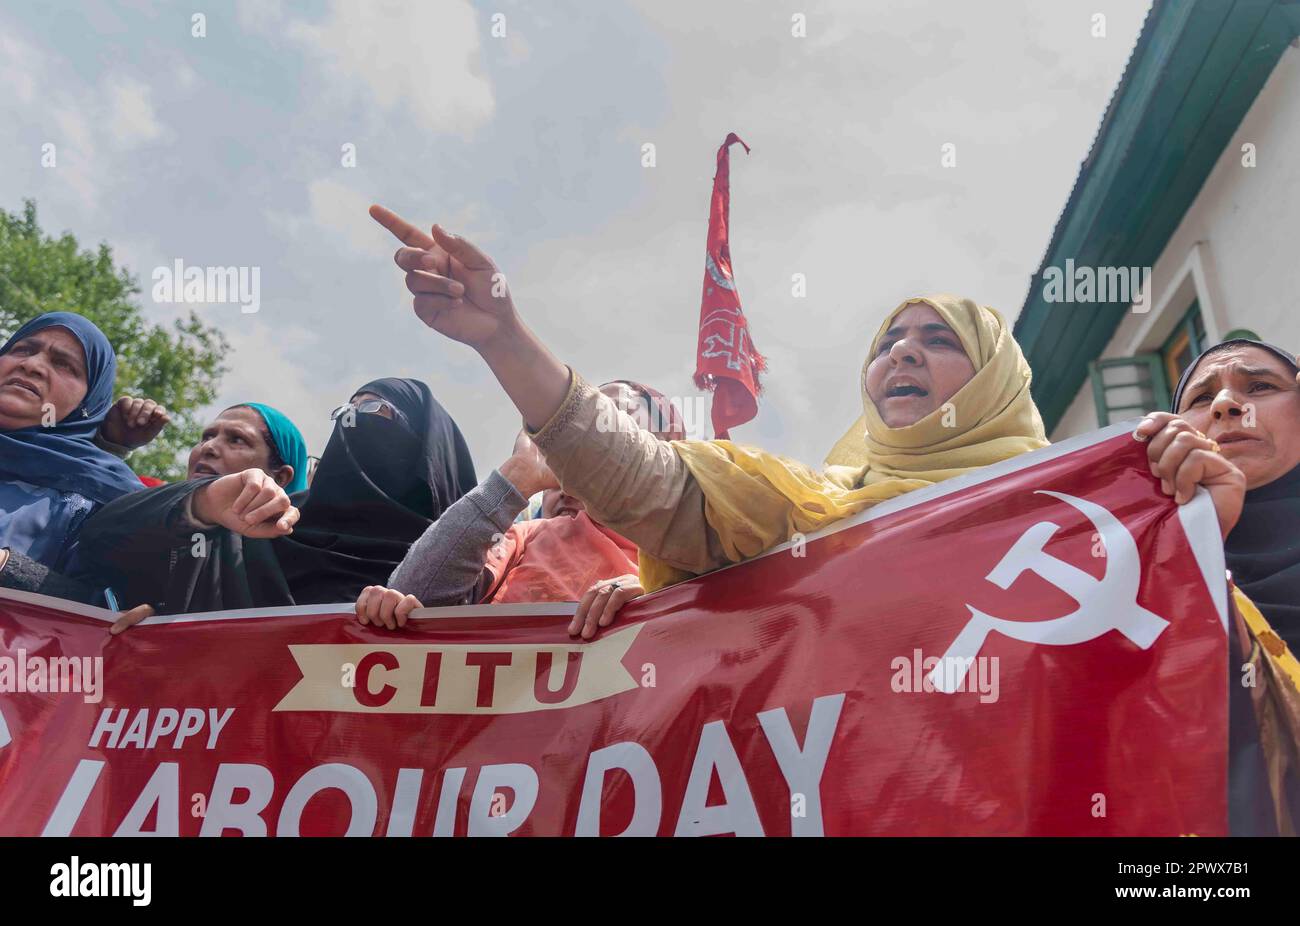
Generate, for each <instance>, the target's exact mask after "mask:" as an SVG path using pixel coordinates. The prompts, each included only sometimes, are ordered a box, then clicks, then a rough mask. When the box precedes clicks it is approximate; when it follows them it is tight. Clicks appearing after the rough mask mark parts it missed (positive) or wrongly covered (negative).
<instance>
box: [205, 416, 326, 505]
mask: <svg viewBox="0 0 1300 926" xmlns="http://www.w3.org/2000/svg"><path fill="white" fill-rule="evenodd" d="M246 469H260V470H264V471H265V472H266V473H267V474H268V475H269V476H270V477H271V478H272V479H274V480H275V481H276V482H277V483H278V484H279V485H280V487H281V488H283V489H284V491H285V492H286V493H288V494H289V495H292V494H293V493H295V492H301V491H303V490H304V489H306V488H307V442H306V441H304V440H303V439H302V432H300V431H299V430H298V427H297V426H296V425H295V424H294V423H293V422H292V421H290V420H289V419H288V417H286V416H285V415H284V413H283V412H280V411H277V410H276V409H274V408H272V407H271V406H269V405H262V404H261V403H259V402H245V403H243V404H242V405H232V406H231V407H230V408H228V409H226V410H225V411H224V412H222V413H221V414H220V415H218V416H217V417H216V418H215V419H213V421H212V422H211V423H210V424H209V425H208V426H207V427H205V428H204V429H203V436H202V437H201V438H200V439H199V442H198V443H197V444H196V445H195V446H194V449H193V450H191V451H190V460H189V468H188V470H187V472H186V478H187V479H203V478H205V477H207V476H228V475H230V474H231V473H239V472H243V471H244V470H246Z"/></svg>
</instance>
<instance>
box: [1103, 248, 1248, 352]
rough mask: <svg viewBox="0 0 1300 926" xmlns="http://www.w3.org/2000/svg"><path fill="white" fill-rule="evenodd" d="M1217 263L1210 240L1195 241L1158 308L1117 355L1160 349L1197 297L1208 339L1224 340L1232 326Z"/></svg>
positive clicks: (1165, 291) (1212, 341) (1162, 293)
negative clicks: (1214, 268) (1225, 304)
mask: <svg viewBox="0 0 1300 926" xmlns="http://www.w3.org/2000/svg"><path fill="white" fill-rule="evenodd" d="M1161 256H1163V255H1161ZM1157 263H1158V261H1157ZM1213 267H1214V260H1213V257H1212V255H1211V254H1210V243H1209V242H1208V241H1204V240H1202V241H1198V242H1196V243H1195V244H1193V245H1192V247H1191V249H1190V250H1188V252H1187V257H1186V259H1185V260H1184V261H1183V264H1182V266H1181V267H1179V268H1178V270H1177V271H1176V272H1175V273H1174V278H1173V279H1172V280H1171V281H1170V282H1169V285H1168V286H1166V287H1165V288H1164V290H1163V291H1162V292H1161V294H1160V298H1159V299H1158V300H1156V303H1155V308H1154V310H1152V311H1151V313H1150V314H1148V315H1147V317H1146V320H1145V321H1143V323H1142V324H1141V325H1139V326H1138V329H1137V331H1135V332H1134V333H1133V335H1132V337H1130V338H1129V340H1128V343H1127V344H1125V345H1124V350H1123V351H1122V352H1120V353H1119V354H1117V355H1116V356H1125V357H1131V356H1133V355H1134V354H1142V353H1150V352H1153V351H1158V350H1160V347H1161V346H1162V345H1163V344H1164V343H1165V340H1166V339H1167V338H1168V337H1169V334H1170V332H1172V331H1173V329H1174V325H1176V324H1178V322H1179V320H1181V319H1182V317H1183V315H1185V314H1186V312H1187V308H1188V306H1190V305H1191V304H1192V302H1193V301H1195V302H1196V304H1197V305H1198V306H1199V307H1200V310H1201V321H1202V322H1204V324H1205V337H1206V340H1207V341H1208V342H1209V343H1211V344H1215V343H1218V342H1219V341H1221V340H1222V339H1223V333H1224V332H1225V331H1228V330H1230V329H1231V327H1232V326H1231V325H1229V324H1228V321H1227V317H1226V315H1225V314H1224V312H1225V306H1224V303H1223V300H1222V299H1221V298H1220V297H1219V289H1218V285H1217V281H1216V279H1215V275H1214V271H1213ZM1152 285H1154V281H1153V283H1152Z"/></svg>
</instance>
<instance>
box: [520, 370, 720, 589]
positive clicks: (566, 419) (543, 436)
mask: <svg viewBox="0 0 1300 926" xmlns="http://www.w3.org/2000/svg"><path fill="white" fill-rule="evenodd" d="M569 376H570V382H569V393H568V395H567V396H566V397H565V399H564V402H563V403H562V404H561V405H560V408H559V409H558V410H557V411H556V413H555V414H554V415H553V416H552V417H551V420H550V421H548V422H546V424H545V425H543V426H542V427H541V429H540V430H538V431H536V432H531V431H530V432H529V434H530V436H531V437H532V439H533V441H534V442H535V443H536V444H537V446H538V449H540V450H541V452H542V455H543V456H544V457H546V463H547V465H548V466H550V468H551V471H552V472H553V473H555V476H556V478H557V479H559V480H560V485H561V486H563V487H564V491H565V492H568V493H569V494H570V495H572V496H573V497H574V498H577V499H579V500H580V501H581V502H582V503H583V504H584V505H586V506H587V513H588V514H589V515H591V517H592V518H593V519H594V520H596V521H598V522H600V523H601V524H603V525H605V526H606V527H608V528H609V529H610V530H613V531H617V532H618V533H619V534H622V535H623V536H624V537H626V538H627V539H628V540H631V541H632V542H633V543H635V544H636V545H637V546H638V547H639V548H640V549H641V550H643V551H645V552H646V553H648V554H650V555H651V556H653V557H655V558H656V559H660V560H663V561H664V562H666V563H668V564H669V565H671V566H675V567H677V568H678V569H685V570H686V571H688V572H695V573H702V572H709V571H710V570H713V569H717V568H719V567H720V566H725V565H727V564H728V563H729V562H730V561H729V560H728V559H727V557H726V555H725V554H724V553H723V551H722V544H721V542H720V541H719V540H718V535H717V534H716V533H715V532H714V530H713V528H712V527H710V526H709V523H708V521H706V520H705V517H704V493H703V492H702V491H701V490H700V485H699V483H698V482H696V481H695V477H694V476H692V475H691V472H690V470H689V469H688V468H687V466H686V464H685V463H684V462H683V461H682V458H681V457H680V456H678V455H677V452H676V451H675V450H673V447H672V444H671V443H669V442H668V441H664V440H660V439H659V438H657V437H655V436H654V435H653V434H651V433H650V432H649V431H644V430H642V429H641V428H640V427H638V426H637V424H636V422H635V421H633V420H632V418H630V417H629V416H628V415H626V414H624V413H623V412H621V411H620V410H619V409H618V406H617V405H615V404H614V402H613V400H612V399H610V398H609V397H608V396H606V395H604V394H603V393H601V392H600V391H599V390H597V389H595V388H594V387H593V386H592V385H591V384H590V383H588V382H587V381H586V380H584V379H583V378H582V377H581V376H579V375H578V374H577V373H575V372H573V371H572V370H570V373H569Z"/></svg>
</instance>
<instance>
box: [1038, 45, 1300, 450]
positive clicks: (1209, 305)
mask: <svg viewBox="0 0 1300 926" xmlns="http://www.w3.org/2000/svg"><path fill="white" fill-rule="evenodd" d="M1247 143H1249V144H1253V145H1254V146H1255V159H1256V166H1254V167H1245V166H1243V164H1242V158H1243V153H1242V146H1243V145H1245V144H1247ZM1151 280H1152V289H1153V290H1154V294H1153V296H1152V297H1151V300H1150V310H1149V311H1148V312H1147V313H1145V314H1138V313H1136V312H1130V313H1129V314H1128V315H1126V316H1125V318H1124V320H1123V321H1122V322H1121V323H1120V326H1119V328H1118V329H1117V330H1116V331H1115V335H1114V337H1112V338H1111V340H1110V343H1109V344H1107V345H1106V349H1105V350H1104V351H1103V352H1102V354H1101V356H1102V358H1109V357H1127V356H1131V355H1132V354H1136V353H1142V352H1146V351H1158V350H1159V349H1160V347H1161V345H1162V344H1164V342H1165V339H1166V338H1167V337H1168V336H1169V333H1170V332H1171V331H1172V330H1173V328H1174V326H1175V325H1176V324H1177V323H1178V322H1179V321H1180V320H1181V319H1182V317H1183V316H1184V315H1185V314H1186V313H1187V310H1188V309H1189V308H1190V307H1191V304H1192V302H1193V300H1199V304H1200V309H1201V312H1202V316H1203V318H1204V321H1205V331H1206V337H1207V338H1208V339H1209V341H1210V342H1211V343H1213V342H1215V341H1217V340H1220V339H1222V336H1223V335H1224V334H1225V333H1227V332H1228V331H1230V330H1232V329H1234V328H1249V329H1252V330H1253V331H1255V332H1256V333H1258V334H1259V335H1260V336H1261V337H1262V338H1264V339H1265V340H1268V341H1275V342H1277V343H1278V344H1279V345H1282V346H1284V347H1287V348H1289V349H1290V350H1292V351H1300V48H1297V47H1296V44H1295V43H1292V45H1291V47H1289V48H1287V49H1286V51H1285V52H1284V53H1283V55H1282V57H1281V59H1279V61H1278V63H1277V67H1275V68H1274V69H1273V73H1272V75H1271V76H1270V77H1269V79H1268V81H1267V82H1266V83H1265V84H1264V87H1263V89H1262V90H1261V91H1260V93H1259V96H1257V97H1256V98H1255V102H1254V103H1253V104H1252V106H1251V108H1250V110H1249V111H1248V112H1247V113H1246V117H1245V118H1244V119H1243V120H1242V122H1241V125H1240V126H1239V127H1238V129H1237V132H1236V134H1235V135H1234V136H1233V138H1232V141H1231V142H1230V143H1229V144H1228V146H1227V147H1226V148H1225V149H1224V151H1223V154H1222V155H1221V156H1220V158H1219V160H1218V163H1216V164H1215V166H1214V169H1213V170H1212V171H1211V172H1210V175H1209V176H1208V177H1207V178H1206V181H1205V185H1204V186H1202V188H1201V190H1200V192H1199V193H1198V194H1197V196H1196V199H1195V200H1194V201H1193V202H1192V205H1191V207H1190V208H1189V209H1188V210H1187V212H1186V214H1185V215H1184V216H1183V220H1182V222H1180V223H1179V225H1178V228H1177V230H1176V231H1175V232H1174V235H1173V237H1172V238H1170V240H1169V243H1168V245H1166V247H1165V250H1164V251H1163V252H1162V253H1161V255H1160V258H1159V259H1158V260H1157V261H1156V264H1155V266H1154V267H1153V268H1152V272H1151ZM1170 386H1171V388H1172V384H1170ZM1097 426H1098V422H1097V411H1096V407H1095V405H1094V402H1093V395H1092V385H1091V383H1090V382H1088V381H1085V382H1084V384H1083V387H1082V388H1081V389H1080V390H1079V393H1078V394H1077V395H1076V396H1075V397H1074V400H1073V401H1072V402H1071V403H1070V406H1069V408H1068V409H1067V410H1066V412H1065V415H1064V416H1063V417H1062V418H1061V420H1060V422H1058V423H1057V426H1056V428H1055V430H1053V432H1052V435H1051V437H1052V439H1053V440H1060V439H1062V438H1065V437H1070V436H1072V435H1074V434H1081V433H1083V432H1085V431H1091V430H1094V429H1095V428H1097Z"/></svg>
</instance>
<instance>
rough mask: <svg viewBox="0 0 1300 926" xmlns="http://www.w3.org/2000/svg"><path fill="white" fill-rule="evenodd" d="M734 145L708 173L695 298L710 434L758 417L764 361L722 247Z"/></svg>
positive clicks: (698, 372) (699, 379)
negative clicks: (709, 197)
mask: <svg viewBox="0 0 1300 926" xmlns="http://www.w3.org/2000/svg"><path fill="white" fill-rule="evenodd" d="M733 142H740V144H741V145H744V148H745V153H746V154H748V153H749V145H746V144H745V143H744V142H743V141H740V138H739V137H737V135H736V133H735V132H732V133H730V134H729V135H728V136H727V140H726V141H724V142H723V143H722V147H720V148H719V149H718V170H717V173H715V174H714V175H713V201H712V202H711V203H710V205H709V241H708V251H707V253H706V254H705V256H704V295H703V297H702V299H701V300H700V339H699V344H698V346H697V347H696V360H695V385H696V386H698V387H699V388H700V389H709V390H712V391H713V413H712V418H713V433H714V436H715V437H718V438H724V439H725V438H726V437H727V432H728V431H729V430H730V429H731V428H733V427H735V426H736V425H738V424H744V423H745V422H746V421H749V420H750V419H751V418H753V417H754V416H755V415H756V414H758V393H759V389H760V388H761V387H760V385H759V382H758V374H759V373H761V372H762V371H763V370H764V369H765V368H766V366H767V361H766V360H764V359H763V356H762V355H761V354H760V353H758V351H757V350H755V349H754V342H753V340H752V339H751V338H750V336H749V323H748V322H747V321H745V313H744V311H742V309H741V307H740V294H739V293H738V292H736V280H735V277H734V276H733V275H732V273H731V248H730V247H729V246H728V245H727V216H728V214H729V213H730V211H731V187H730V178H731V156H730V151H729V149H730V147H731V145H732V143H733Z"/></svg>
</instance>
